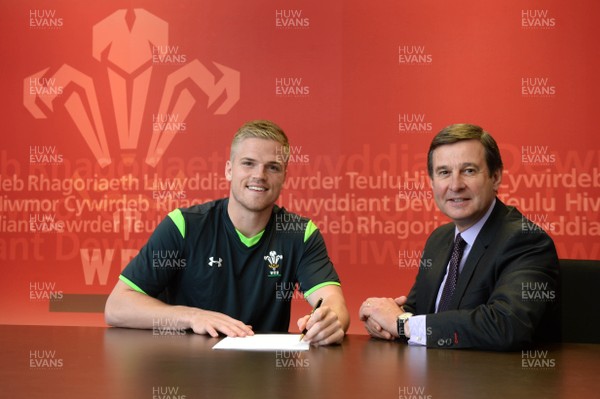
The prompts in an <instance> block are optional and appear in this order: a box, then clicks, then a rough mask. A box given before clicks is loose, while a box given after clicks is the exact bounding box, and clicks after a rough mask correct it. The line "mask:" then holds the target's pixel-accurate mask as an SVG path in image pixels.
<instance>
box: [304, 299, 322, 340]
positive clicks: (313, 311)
mask: <svg viewBox="0 0 600 399" xmlns="http://www.w3.org/2000/svg"><path fill="white" fill-rule="evenodd" d="M322 303H323V298H319V300H318V301H317V304H316V305H315V307H314V308H313V310H312V312H310V315H311V316H312V314H313V313H315V310H317V309H319V308H320V307H321V304H322ZM307 332H308V330H307V329H306V327H305V328H304V330H303V331H302V334H300V341H302V338H304V335H305V334H306V333H307Z"/></svg>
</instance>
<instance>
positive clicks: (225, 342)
mask: <svg viewBox="0 0 600 399" xmlns="http://www.w3.org/2000/svg"><path fill="white" fill-rule="evenodd" d="M309 348H310V344H309V343H308V342H301V341H300V334H255V335H251V336H248V337H225V338H223V339H222V340H221V341H219V342H218V343H217V344H216V345H215V346H213V349H233V350H245V351H307V350H308V349H309Z"/></svg>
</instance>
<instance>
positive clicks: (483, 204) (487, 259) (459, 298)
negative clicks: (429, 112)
mask: <svg viewBox="0 0 600 399" xmlns="http://www.w3.org/2000/svg"><path fill="white" fill-rule="evenodd" d="M427 168H428V174H429V177H430V181H431V187H432V190H433V195H434V198H435V202H436V204H437V206H438V208H439V209H440V210H441V211H442V213H444V214H445V215H446V216H448V217H449V218H450V219H451V220H452V223H449V224H446V225H444V226H441V227H439V228H438V229H436V230H435V231H433V233H432V234H431V235H430V237H429V238H428V240H427V243H426V244H425V249H424V251H423V258H422V261H421V266H420V268H419V272H418V274H417V278H416V281H415V283H414V285H413V287H412V289H411V290H410V292H409V294H408V297H406V296H401V297H398V298H395V299H392V298H368V299H367V300H366V301H365V302H364V303H363V304H362V306H361V308H360V311H359V315H360V319H361V320H362V321H363V322H364V323H365V327H366V329H367V331H368V332H369V334H371V335H372V336H373V337H376V338H381V339H398V338H400V339H403V340H406V341H407V342H408V343H409V344H411V345H426V346H427V347H434V348H477V349H488V350H514V349H518V348H522V347H524V346H525V345H527V344H529V343H531V342H532V341H533V340H534V336H535V335H536V329H538V328H539V327H540V326H541V325H542V323H544V322H545V319H546V318H547V317H548V313H547V311H548V309H550V308H551V307H552V306H553V304H554V302H555V300H556V280H557V273H558V257H557V254H556V249H555V247H554V243H553V241H552V239H551V238H550V237H549V236H548V235H547V234H546V233H545V232H544V231H543V230H542V229H540V228H539V227H538V226H536V225H535V224H533V223H532V222H531V221H529V220H527V219H526V218H525V217H524V216H523V215H522V214H521V213H520V212H519V211H518V210H517V209H516V208H514V207H510V206H506V205H504V204H503V203H502V202H501V201H500V200H499V199H498V198H497V193H498V188H499V186H500V183H501V181H502V169H503V164H502V158H501V156H500V151H499V149H498V146H497V144H496V142H495V140H494V139H493V138H492V136H491V135H490V134H488V133H487V132H485V131H484V130H483V129H482V128H481V127H479V126H474V125H468V124H457V125H451V126H448V127H446V128H444V129H443V130H442V131H440V132H439V133H438V134H437V135H436V136H435V137H434V139H433V141H432V143H431V146H430V147H429V153H428V159H427Z"/></svg>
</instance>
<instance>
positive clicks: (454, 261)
mask: <svg viewBox="0 0 600 399" xmlns="http://www.w3.org/2000/svg"><path fill="white" fill-rule="evenodd" d="M466 245H467V242H466V241H465V240H463V238H462V237H461V236H460V233H458V234H457V235H456V238H455V239H454V247H453V248H452V256H451V257H450V266H449V267H448V277H447V278H446V284H444V290H443V291H442V297H441V298H440V303H439V305H438V312H443V311H444V310H448V307H449V306H450V301H451V300H452V295H454V290H455V289H456V282H457V281H458V266H459V265H460V260H461V258H462V255H463V252H464V250H465V246H466Z"/></svg>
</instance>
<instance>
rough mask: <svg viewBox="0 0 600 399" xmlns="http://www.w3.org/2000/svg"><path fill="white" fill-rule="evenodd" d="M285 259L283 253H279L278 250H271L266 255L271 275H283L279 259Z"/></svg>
mask: <svg viewBox="0 0 600 399" xmlns="http://www.w3.org/2000/svg"><path fill="white" fill-rule="evenodd" d="M281 259H283V255H277V252H275V251H271V252H269V255H267V256H265V260H266V261H267V262H268V263H269V269H270V270H269V274H268V276H269V277H281V273H279V261H280V260H281Z"/></svg>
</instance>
